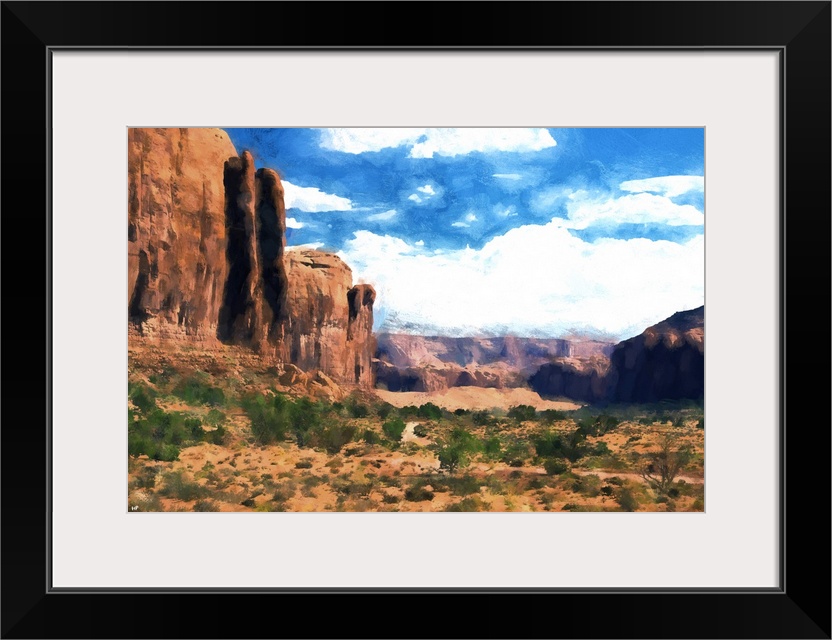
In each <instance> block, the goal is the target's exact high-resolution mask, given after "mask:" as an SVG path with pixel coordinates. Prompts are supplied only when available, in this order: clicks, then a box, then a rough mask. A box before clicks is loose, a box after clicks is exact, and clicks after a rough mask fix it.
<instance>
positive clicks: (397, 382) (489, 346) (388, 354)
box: [376, 333, 613, 391]
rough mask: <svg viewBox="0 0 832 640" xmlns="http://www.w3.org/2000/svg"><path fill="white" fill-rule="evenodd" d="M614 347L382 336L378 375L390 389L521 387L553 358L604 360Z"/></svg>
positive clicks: (535, 340)
mask: <svg viewBox="0 0 832 640" xmlns="http://www.w3.org/2000/svg"><path fill="white" fill-rule="evenodd" d="M612 347H613V345H612V344H610V343H606V342H599V341H572V340H561V339H553V338H551V339H546V338H520V337H516V336H502V337H493V338H487V337H464V338H457V337H446V336H415V335H407V334H390V333H383V334H380V335H379V336H378V351H377V357H378V362H377V363H376V372H377V373H376V376H377V381H378V384H379V386H381V387H384V388H386V389H388V390H390V391H438V390H441V389H447V388H448V387H469V386H471V387H486V388H488V387H492V388H503V387H522V386H525V385H526V381H527V379H528V377H529V376H530V375H532V374H533V373H534V372H536V371H537V370H538V368H539V367H540V366H541V365H543V364H546V363H549V362H551V361H552V360H553V359H556V358H562V357H569V356H571V355H573V353H576V352H577V353H580V354H581V355H585V356H586V357H592V356H596V355H597V356H603V355H605V354H608V353H609V352H611V351H612Z"/></svg>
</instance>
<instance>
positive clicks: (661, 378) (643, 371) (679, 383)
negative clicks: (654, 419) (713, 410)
mask: <svg viewBox="0 0 832 640" xmlns="http://www.w3.org/2000/svg"><path fill="white" fill-rule="evenodd" d="M704 393H705V307H698V308H696V309H692V310H690V311H680V312H678V313H674V314H673V315H672V316H670V317H669V318H668V319H667V320H664V321H662V322H659V323H658V324H656V325H653V326H652V327H649V328H648V329H646V330H645V331H644V333H642V334H641V335H638V336H636V337H634V338H630V339H629V340H625V341H623V342H621V343H619V344H618V345H616V347H615V350H614V351H613V352H612V355H611V356H610V372H609V374H608V391H607V398H608V399H609V400H610V401H611V402H655V401H657V400H680V399H686V398H687V399H694V400H697V399H701V398H703V396H704Z"/></svg>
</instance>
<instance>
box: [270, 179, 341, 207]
mask: <svg viewBox="0 0 832 640" xmlns="http://www.w3.org/2000/svg"><path fill="white" fill-rule="evenodd" d="M283 203H284V204H285V205H286V208H287V209H298V210H300V211H309V212H312V213H315V212H318V211H351V210H352V202H350V200H349V198H342V197H341V196H336V195H333V194H331V193H324V192H323V191H321V190H320V189H318V187H298V186H297V185H294V184H292V183H291V182H287V181H286V180H284V181H283Z"/></svg>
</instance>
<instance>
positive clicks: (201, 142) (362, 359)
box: [128, 129, 375, 387]
mask: <svg viewBox="0 0 832 640" xmlns="http://www.w3.org/2000/svg"><path fill="white" fill-rule="evenodd" d="M128 145H129V153H128V184H129V194H128V195H129V198H128V256H129V276H128V277H129V282H128V318H129V334H130V339H131V341H158V342H170V341H173V344H172V348H176V342H177V341H198V342H200V343H203V346H204V345H206V344H207V345H208V346H210V344H211V343H212V342H214V343H217V344H218V343H225V344H231V345H238V346H241V347H247V348H250V349H251V350H252V351H253V352H254V353H256V354H258V355H259V356H260V357H262V358H263V359H265V360H267V361H269V362H274V363H276V364H284V365H289V364H293V365H297V367H299V368H300V369H302V370H305V371H317V372H320V373H321V374H322V375H323V376H324V377H331V378H333V379H334V380H335V381H336V382H339V383H349V384H357V385H360V386H363V387H372V386H373V384H374V378H373V367H372V366H371V361H372V358H373V355H374V353H375V342H374V338H373V334H372V326H373V312H372V307H373V302H374V301H375V291H374V290H373V288H372V287H371V286H370V285H357V286H355V287H353V286H352V272H351V271H350V269H349V267H348V266H347V265H345V264H344V263H343V262H342V261H341V260H340V259H339V258H337V257H336V256H334V255H331V254H326V253H322V252H317V251H314V252H313V251H300V252H287V251H286V240H285V234H286V212H285V206H284V200H283V196H284V192H283V186H282V184H281V181H280V178H279V176H278V175H277V173H276V172H275V171H273V170H271V169H255V166H254V159H253V158H252V156H251V154H250V153H248V152H243V153H242V155H239V156H238V155H237V153H236V150H235V149H234V146H233V145H232V143H231V141H230V139H229V138H228V135H227V134H226V133H225V132H224V131H222V130H220V129H129V130H128Z"/></svg>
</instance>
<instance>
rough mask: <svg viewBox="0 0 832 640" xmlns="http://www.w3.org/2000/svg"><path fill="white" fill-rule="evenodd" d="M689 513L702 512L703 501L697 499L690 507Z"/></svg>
mask: <svg viewBox="0 0 832 640" xmlns="http://www.w3.org/2000/svg"><path fill="white" fill-rule="evenodd" d="M690 510H691V511H704V510H705V501H704V500H702V498H697V499H696V500H694V501H693V504H691V505H690Z"/></svg>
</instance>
